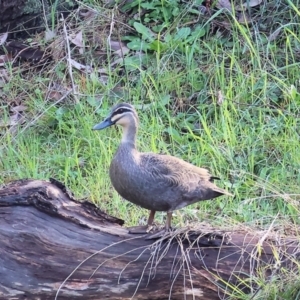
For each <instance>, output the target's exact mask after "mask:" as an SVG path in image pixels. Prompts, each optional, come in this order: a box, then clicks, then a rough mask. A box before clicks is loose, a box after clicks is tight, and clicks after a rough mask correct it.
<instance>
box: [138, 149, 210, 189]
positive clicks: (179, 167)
mask: <svg viewBox="0 0 300 300" xmlns="http://www.w3.org/2000/svg"><path fill="white" fill-rule="evenodd" d="M140 163H141V167H142V168H143V169H144V170H145V171H147V173H148V174H149V176H151V177H152V178H153V179H155V178H157V180H159V181H162V182H165V183H166V184H168V185H174V186H178V185H180V186H182V187H183V186H185V185H187V186H188V187H189V188H191V187H192V186H193V184H195V185H199V182H201V181H211V180H213V179H214V177H212V176H211V174H210V173H209V171H208V170H207V169H204V168H199V167H196V166H194V165H192V164H190V163H188V162H185V161H184V160H182V159H179V158H177V157H174V156H170V155H161V154H155V153H142V155H141V161H140Z"/></svg>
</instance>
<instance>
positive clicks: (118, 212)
mask: <svg viewBox="0 0 300 300" xmlns="http://www.w3.org/2000/svg"><path fill="white" fill-rule="evenodd" d="M290 11H291V12H294V14H295V17H298V19H297V20H295V22H299V17H300V16H299V14H298V11H297V10H296V8H293V7H292V6H291V7H290ZM217 17H218V14H217V15H216V16H213V17H211V18H210V21H213V20H214V19H215V18H216V19H217ZM178 19H180V18H178ZM99 22H100V21H99ZM229 22H230V24H231V30H230V34H228V33H227V34H226V33H224V34H221V35H220V36H219V37H218V36H217V35H215V34H210V33H211V32H210V31H209V30H208V29H206V30H207V31H206V35H205V37H203V36H202V34H200V33H201V31H199V36H198V37H197V35H196V37H195V38H194V39H193V40H192V41H190V42H188V43H187V42H186V41H185V40H184V39H183V40H180V41H178V40H177V41H176V40H172V39H171V40H170V41H169V42H168V43H167V45H166V46H165V48H164V49H163V51H157V52H154V53H153V52H151V51H150V52H149V53H148V54H147V56H144V57H142V58H141V57H138V56H137V55H135V54H134V53H132V54H131V55H130V56H129V57H127V58H126V59H125V61H124V65H125V66H126V72H124V73H123V75H122V76H120V75H119V72H120V70H122V68H121V67H115V68H111V67H110V66H109V64H108V65H107V66H106V67H107V68H108V80H107V84H103V83H101V82H99V80H98V75H97V74H96V73H95V74H94V75H93V76H85V75H82V74H80V73H79V72H77V71H76V70H73V76H74V81H75V83H76V85H77V86H78V88H79V93H80V94H81V96H80V97H79V96H77V100H74V99H73V98H72V97H68V98H67V99H64V100H63V101H62V102H59V103H56V102H55V100H49V99H48V100H47V99H46V100H45V94H46V92H45V91H46V90H47V87H48V86H49V84H50V83H51V82H52V81H55V80H58V79H59V81H60V82H61V84H62V85H65V86H67V85H68V82H69V81H68V78H67V76H66V75H67V68H66V61H62V62H60V63H59V64H56V65H54V66H52V68H53V69H52V70H53V71H52V73H50V72H49V73H48V74H51V75H49V76H47V74H46V76H45V74H42V73H41V74H39V73H30V74H27V77H26V75H25V76H22V75H21V73H18V72H17V71H16V70H15V69H12V68H11V69H10V71H11V72H13V76H12V78H11V80H10V82H9V83H7V85H6V86H5V87H4V89H3V90H4V92H5V95H6V98H5V99H6V100H5V101H3V102H1V106H2V108H3V111H4V116H5V117H4V116H3V118H4V119H3V120H4V121H5V120H7V119H8V118H9V111H8V109H9V107H10V105H9V101H10V100H11V99H15V98H18V97H19V98H20V99H22V103H23V104H24V105H25V106H26V107H27V109H26V113H25V117H26V122H25V124H23V125H19V127H14V128H9V127H5V126H3V127H1V128H0V130H1V131H0V174H1V177H0V183H1V184H3V183H6V182H9V181H11V180H15V179H20V178H35V179H48V178H49V177H54V178H57V179H58V180H61V181H63V182H64V183H65V184H66V185H67V186H68V187H69V188H70V189H71V190H72V191H73V192H74V193H75V195H76V197H77V198H82V197H88V198H89V199H91V200H92V201H94V202H95V203H97V205H98V206H99V207H100V208H101V209H102V210H104V211H106V212H107V213H109V214H112V215H114V216H116V217H120V218H122V219H124V220H125V222H126V225H134V224H137V223H139V222H143V221H145V219H146V218H147V214H148V212H147V211H146V210H143V209H141V208H138V207H136V206H135V205H133V204H131V203H129V202H127V201H124V200H122V199H121V198H120V197H119V196H118V195H117V193H116V192H115V191H114V190H113V188H112V186H111V184H110V180H109V177H108V168H109V163H110V161H111V159H112V156H113V154H114V152H115V151H116V149H117V147H118V144H119V142H120V135H121V132H120V130H117V129H116V128H110V129H107V130H105V131H101V132H94V131H92V130H91V128H92V127H93V125H95V124H96V123H98V122H100V121H101V120H103V119H104V118H105V116H106V114H107V113H108V111H109V109H110V107H111V106H112V105H113V104H114V103H116V102H120V101H128V102H130V103H132V104H134V105H135V106H136V108H137V109H138V113H139V117H140V122H141V124H140V130H139V136H138V147H139V149H140V151H153V152H158V153H160V152H161V153H168V154H171V155H175V156H178V157H181V158H183V159H185V160H186V161H188V162H191V163H193V164H195V165H198V166H203V167H207V168H209V169H210V170H211V172H212V173H213V174H214V175H216V176H219V177H220V178H221V181H220V182H218V185H220V186H222V187H225V188H227V189H228V190H230V191H231V192H232V193H233V194H234V195H235V197H234V198H226V197H222V198H218V199H216V200H214V201H205V202H202V203H197V204H194V205H193V206H189V207H186V208H184V209H182V210H180V211H177V212H176V213H175V214H174V215H175V218H174V223H175V224H177V225H179V226H184V225H186V224H189V223H191V222H199V221H205V222H209V223H212V224H216V225H223V224H224V223H227V224H238V223H243V224H247V226H248V225H249V226H254V227H259V228H268V226H269V225H270V224H271V223H272V221H273V220H274V218H275V217H276V218H277V219H276V222H275V224H276V226H277V225H278V226H279V225H280V224H281V222H282V224H283V223H285V222H288V223H289V224H292V225H291V226H294V225H296V226H297V225H299V209H300V208H299V204H298V201H299V199H300V187H299V182H300V172H299V170H300V155H299V153H300V147H299V136H300V129H299V128H300V118H299V115H300V72H299V47H300V31H299V28H300V27H299V26H298V27H295V26H293V25H294V24H293V23H291V24H289V23H288V24H285V25H284V26H283V27H282V34H281V37H280V41H276V40H275V41H273V42H268V41H267V39H266V36H264V35H263V34H261V35H259V36H258V37H257V36H255V35H253V34H252V31H250V30H251V29H250V28H248V27H247V26H244V25H241V24H239V23H238V22H237V21H236V20H235V18H234V17H230V18H229ZM207 23H208V24H210V22H207ZM298 25H299V24H298ZM175 27H176V26H175ZM203 28H207V27H203ZM84 30H85V31H86V32H89V30H90V31H91V29H90V28H85V29H84ZM297 51H298V52H297ZM108 54H109V52H108ZM110 59H113V58H110V57H109V59H108V63H109V61H110ZM94 63H97V62H95V61H94ZM99 67H101V68H103V65H101V64H100V63H99ZM53 74H54V75H53ZM116 88H118V89H119V90H120V91H121V94H122V95H123V99H119V98H118V96H117V95H116V94H115V93H114V92H113V91H114V90H115V89H116ZM220 95H222V99H220ZM220 100H222V101H221V103H218V101H219V102H220ZM163 220H164V214H163V213H160V214H158V216H157V221H158V222H160V223H162V222H163ZM257 280H259V279H257ZM298 280H299V278H298ZM296 285H297V286H299V283H297V284H296ZM266 290H267V292H266V294H264V295H267V296H268V297H269V299H291V298H288V297H289V296H290V295H296V292H295V287H294V285H291V288H290V290H291V292H290V294H288V292H287V290H286V291H284V292H282V287H278V286H277V289H276V284H274V283H270V284H269V285H268V289H266ZM274 295H275V296H274ZM276 297H277V298H276ZM278 297H279V298H278ZM280 297H282V298H280ZM293 297H294V296H293ZM295 297H298V298H299V295H298V296H295ZM239 299H247V298H246V296H245V298H242V297H241V298H239ZM266 299H267V298H266ZM293 299H296V298H293Z"/></svg>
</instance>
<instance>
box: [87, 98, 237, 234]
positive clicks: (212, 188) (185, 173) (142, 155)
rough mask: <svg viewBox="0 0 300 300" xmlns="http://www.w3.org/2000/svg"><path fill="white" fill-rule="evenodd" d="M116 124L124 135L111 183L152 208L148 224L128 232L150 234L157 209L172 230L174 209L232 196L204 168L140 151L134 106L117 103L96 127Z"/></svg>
mask: <svg viewBox="0 0 300 300" xmlns="http://www.w3.org/2000/svg"><path fill="white" fill-rule="evenodd" d="M113 125H116V126H120V127H122V128H123V134H122V139H121V143H120V145H119V147H118V149H117V151H116V153H115V155H114V157H113V159H112V161H111V163H110V167H109V177H110V180H111V183H112V185H113V187H114V189H115V190H116V191H117V192H118V194H119V195H120V196H121V197H123V198H124V199H126V200H128V201H130V202H131V203H134V204H136V205H138V206H140V207H142V208H145V209H147V210H149V211H150V213H149V217H148V221H147V224H146V225H143V226H133V227H129V228H128V229H129V233H149V231H150V230H151V228H153V222H154V216H155V213H156V212H157V211H162V212H166V213H167V218H166V222H165V226H164V230H165V231H170V230H171V229H172V228H171V220H172V214H173V212H174V211H175V210H178V209H181V208H183V207H185V206H187V205H191V204H193V203H196V202H199V201H203V200H210V199H214V198H217V197H219V196H223V195H227V196H232V194H230V193H229V192H227V191H226V190H225V189H222V188H220V187H218V186H217V185H215V184H214V183H213V181H214V179H219V178H218V177H215V176H212V175H211V174H210V173H209V171H208V170H207V169H205V168H200V167H197V166H195V165H193V164H190V163H188V162H186V161H184V160H182V159H180V158H178V157H175V156H171V155H165V154H157V153H152V152H139V151H138V149H137V147H136V139H137V132H138V127H139V117H138V114H137V112H136V110H135V108H134V106H133V105H131V104H129V103H119V104H117V105H115V106H114V107H113V108H112V109H111V111H110V113H109V114H108V116H107V117H106V118H105V119H104V121H102V122H101V123H99V124H97V125H95V126H94V127H93V130H103V129H105V128H107V127H110V126H113Z"/></svg>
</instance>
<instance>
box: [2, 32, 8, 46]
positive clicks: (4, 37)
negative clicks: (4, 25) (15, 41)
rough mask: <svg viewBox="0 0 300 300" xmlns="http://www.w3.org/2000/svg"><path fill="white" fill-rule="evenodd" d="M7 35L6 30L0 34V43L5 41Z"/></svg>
mask: <svg viewBox="0 0 300 300" xmlns="http://www.w3.org/2000/svg"><path fill="white" fill-rule="evenodd" d="M7 37H8V32H5V33H2V34H0V45H3V44H4V43H5V41H6V40H7Z"/></svg>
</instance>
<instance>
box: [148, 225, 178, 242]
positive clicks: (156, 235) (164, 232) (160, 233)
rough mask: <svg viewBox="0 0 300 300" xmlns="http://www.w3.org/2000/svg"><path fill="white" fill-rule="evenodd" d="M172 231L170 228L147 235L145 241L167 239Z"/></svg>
mask: <svg viewBox="0 0 300 300" xmlns="http://www.w3.org/2000/svg"><path fill="white" fill-rule="evenodd" d="M172 232H173V229H172V228H171V227H170V228H168V229H166V228H163V229H161V230H158V231H155V232H153V233H150V234H148V235H147V236H146V237H145V240H153V239H159V238H162V237H163V238H169V237H170V236H171V235H172Z"/></svg>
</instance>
